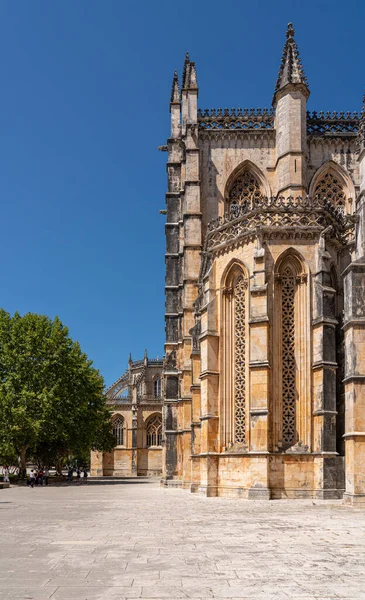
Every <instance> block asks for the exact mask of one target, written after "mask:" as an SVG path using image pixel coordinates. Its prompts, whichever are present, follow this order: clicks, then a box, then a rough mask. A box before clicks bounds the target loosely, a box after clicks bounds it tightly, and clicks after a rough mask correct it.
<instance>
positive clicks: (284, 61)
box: [273, 23, 309, 106]
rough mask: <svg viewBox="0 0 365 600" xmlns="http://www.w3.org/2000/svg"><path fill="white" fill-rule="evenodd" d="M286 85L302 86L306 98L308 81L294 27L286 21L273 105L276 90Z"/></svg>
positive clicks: (274, 101) (274, 99) (275, 99)
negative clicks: (286, 27) (284, 38)
mask: <svg viewBox="0 0 365 600" xmlns="http://www.w3.org/2000/svg"><path fill="white" fill-rule="evenodd" d="M287 85H300V86H301V87H303V88H304V90H305V94H306V96H307V98H308V96H309V88H308V82H307V78H306V76H305V74H304V70H303V66H302V63H301V60H300V57H299V50H298V46H297V44H296V42H295V40H294V29H293V25H292V23H288V29H287V30H286V42H285V46H284V50H283V55H282V58H281V64H280V69H279V75H278V79H277V82H276V87H275V93H274V98H273V105H274V106H275V105H276V101H277V94H278V92H279V91H281V90H282V89H284V88H285V87H286V86H287Z"/></svg>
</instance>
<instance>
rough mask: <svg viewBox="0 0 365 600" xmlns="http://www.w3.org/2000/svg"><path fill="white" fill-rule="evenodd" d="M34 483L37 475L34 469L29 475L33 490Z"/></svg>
mask: <svg viewBox="0 0 365 600" xmlns="http://www.w3.org/2000/svg"><path fill="white" fill-rule="evenodd" d="M34 481H35V473H34V471H33V469H32V470H31V472H30V475H29V484H30V487H31V488H34Z"/></svg>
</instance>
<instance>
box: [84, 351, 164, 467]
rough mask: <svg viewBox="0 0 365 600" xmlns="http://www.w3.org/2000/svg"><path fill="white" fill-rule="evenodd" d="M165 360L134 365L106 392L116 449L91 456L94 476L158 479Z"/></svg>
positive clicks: (136, 362)
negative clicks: (149, 476) (152, 476)
mask: <svg viewBox="0 0 365 600" xmlns="http://www.w3.org/2000/svg"><path fill="white" fill-rule="evenodd" d="M162 367H163V363H162V360H159V359H149V358H148V356H147V352H145V356H144V359H143V360H137V361H132V358H131V357H130V359H129V363H128V369H127V370H126V372H125V373H124V374H123V375H122V376H121V377H120V378H119V379H118V380H117V381H116V382H115V383H114V384H113V385H112V386H110V388H109V389H108V390H107V391H106V396H107V404H108V405H109V407H110V408H111V410H112V428H113V434H114V436H115V441H116V447H115V449H114V451H113V452H110V453H104V454H102V453H99V452H92V453H91V475H96V476H106V475H109V476H120V475H159V474H161V471H162V447H161V438H162V431H161V429H162V389H161V384H162Z"/></svg>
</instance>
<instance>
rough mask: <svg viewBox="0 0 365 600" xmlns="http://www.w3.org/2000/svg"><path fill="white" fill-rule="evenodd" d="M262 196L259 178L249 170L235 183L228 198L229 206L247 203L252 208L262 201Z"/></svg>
mask: <svg viewBox="0 0 365 600" xmlns="http://www.w3.org/2000/svg"><path fill="white" fill-rule="evenodd" d="M261 196H262V193H261V187H260V183H259V181H258V179H257V177H256V176H255V175H254V174H253V173H252V172H251V171H249V170H246V171H243V173H241V175H239V176H238V177H237V179H236V180H235V181H234V183H233V185H232V187H231V189H230V192H229V196H228V202H229V205H230V206H231V207H232V205H233V206H234V205H237V204H242V203H247V206H248V207H252V206H254V205H255V204H257V202H259V201H260V198H261Z"/></svg>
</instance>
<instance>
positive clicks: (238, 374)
mask: <svg viewBox="0 0 365 600" xmlns="http://www.w3.org/2000/svg"><path fill="white" fill-rule="evenodd" d="M246 288H247V282H246V281H245V280H244V278H243V276H242V275H241V276H240V277H238V279H237V280H236V283H235V286H234V298H235V308H234V330H235V331H234V334H235V342H234V345H235V356H234V366H235V382H234V383H235V385H234V389H235V406H234V425H235V427H234V438H235V442H236V443H239V444H244V443H246V410H245V404H246V302H245V300H246Z"/></svg>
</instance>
